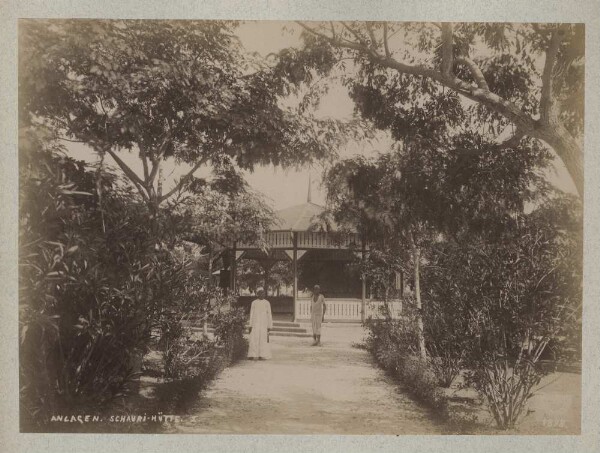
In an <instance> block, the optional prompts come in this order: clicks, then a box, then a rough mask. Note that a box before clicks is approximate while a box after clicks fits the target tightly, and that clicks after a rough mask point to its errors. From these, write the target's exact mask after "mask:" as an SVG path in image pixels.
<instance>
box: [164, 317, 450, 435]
mask: <svg viewBox="0 0 600 453" xmlns="http://www.w3.org/2000/svg"><path fill="white" fill-rule="evenodd" d="M363 335H364V330H363V329H362V327H360V326H347V325H346V326H341V325H331V324H329V325H324V327H323V345H322V346H321V347H311V346H310V344H311V341H312V339H307V338H286V337H272V339H271V345H272V348H273V359H272V360H268V361H248V360H246V361H243V362H241V363H238V364H236V365H234V366H232V367H230V368H227V369H226V370H225V371H224V372H223V373H222V374H221V375H220V376H219V377H218V378H217V380H216V381H215V382H214V383H213V384H212V385H211V387H210V388H209V389H207V390H206V391H204V392H203V394H202V396H201V398H200V401H199V403H198V404H197V406H196V407H195V408H194V410H193V411H192V413H191V414H190V415H192V416H191V417H185V418H183V420H182V421H181V423H178V424H177V425H176V426H175V430H176V431H177V432H181V433H221V434H309V433H310V434H425V433H426V434H437V433H441V432H442V427H441V426H439V425H438V424H436V423H435V422H434V421H432V418H431V415H430V414H429V413H428V412H427V410H426V409H423V408H422V407H420V406H419V405H418V404H416V403H415V402H414V401H412V400H411V399H410V398H409V397H408V396H406V395H405V394H404V393H402V391H401V390H400V389H399V387H398V385H397V384H395V383H394V382H393V381H392V379H390V378H389V377H388V376H386V375H385V374H384V372H383V371H382V370H381V369H379V368H378V367H377V366H376V365H375V364H374V363H373V362H372V360H371V358H370V356H369V354H368V352H367V351H365V350H362V349H357V348H354V347H352V343H353V342H359V341H361V339H362V337H363Z"/></svg>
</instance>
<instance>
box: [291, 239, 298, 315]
mask: <svg viewBox="0 0 600 453" xmlns="http://www.w3.org/2000/svg"><path fill="white" fill-rule="evenodd" d="M292 234H293V238H292V243H293V246H294V248H293V253H292V263H293V266H294V303H293V310H294V312H293V314H292V322H296V299H298V233H292Z"/></svg>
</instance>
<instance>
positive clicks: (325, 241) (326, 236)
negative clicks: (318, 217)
mask: <svg viewBox="0 0 600 453" xmlns="http://www.w3.org/2000/svg"><path fill="white" fill-rule="evenodd" d="M296 234H297V237H298V243H297V246H298V249H300V250H303V249H305V250H306V249H352V248H354V249H356V250H360V243H361V242H360V236H359V235H358V234H356V233H352V234H337V233H325V232H320V231H300V232H298V233H296ZM265 242H266V243H267V246H268V248H269V249H284V250H292V249H293V248H294V236H293V233H292V232H291V231H270V232H268V233H266V234H265ZM255 248H257V245H256V244H250V243H244V242H238V243H237V249H238V250H248V249H255ZM367 248H368V247H367Z"/></svg>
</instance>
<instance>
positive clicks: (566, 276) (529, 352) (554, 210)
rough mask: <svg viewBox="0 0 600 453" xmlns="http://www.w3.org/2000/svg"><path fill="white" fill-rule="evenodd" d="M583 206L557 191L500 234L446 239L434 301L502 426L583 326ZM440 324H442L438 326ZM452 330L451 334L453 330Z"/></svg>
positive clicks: (434, 271) (435, 274) (433, 283)
mask: <svg viewBox="0 0 600 453" xmlns="http://www.w3.org/2000/svg"><path fill="white" fill-rule="evenodd" d="M581 227H582V222H581V206H580V204H579V203H578V200H576V199H574V197H565V196H560V195H559V196H557V197H556V198H553V199H551V200H548V201H546V202H544V203H542V204H541V205H540V206H539V207H538V208H537V209H535V210H534V211H533V212H531V213H530V214H521V215H519V216H518V221H517V222H516V223H515V224H514V225H513V226H512V227H511V228H507V229H505V231H504V232H503V234H502V238H501V240H497V241H490V240H486V239H482V238H476V239H470V240H468V241H465V240H461V241H458V242H455V241H448V242H447V243H445V244H440V247H439V252H438V253H437V259H436V260H435V267H433V266H432V267H431V268H430V269H429V271H428V273H427V274H428V275H427V276H428V277H429V278H430V286H429V288H430V289H431V294H430V296H431V300H432V301H436V302H437V303H436V304H435V306H436V307H435V308H436V309H437V310H439V314H440V315H441V316H442V317H443V318H447V319H450V320H456V321H455V322H454V323H453V325H451V326H449V327H450V329H451V330H452V331H453V333H454V335H455V337H456V339H457V341H456V343H457V346H458V347H459V348H460V349H461V350H462V352H463V359H464V360H465V366H466V368H467V369H468V370H469V371H468V373H467V375H466V377H467V382H468V383H470V384H471V385H473V386H474V387H475V388H476V389H477V390H478V391H479V392H480V393H481V394H482V396H483V397H485V398H486V399H487V401H488V406H489V409H490V412H491V413H492V415H493V416H494V419H495V420H496V423H497V425H498V426H499V427H500V428H503V429H507V428H512V427H514V426H515V424H516V423H517V422H518V420H519V418H520V415H521V414H522V412H523V410H524V408H525V407H526V404H527V401H528V400H529V399H530V398H531V396H533V394H534V392H535V387H536V386H537V384H539V382H540V379H541V377H542V376H543V375H544V373H545V370H544V369H543V368H542V367H541V366H540V360H541V358H543V357H544V355H547V354H546V353H547V349H548V348H550V347H551V348H552V349H553V350H554V353H555V354H560V353H561V349H564V348H565V346H568V345H567V344H565V343H567V342H568V339H569V337H572V336H575V337H577V335H576V332H577V331H580V329H581V326H580V325H579V322H580V320H581V291H582V236H581V233H582V230H581ZM438 327H442V326H438ZM451 337H452V336H451Z"/></svg>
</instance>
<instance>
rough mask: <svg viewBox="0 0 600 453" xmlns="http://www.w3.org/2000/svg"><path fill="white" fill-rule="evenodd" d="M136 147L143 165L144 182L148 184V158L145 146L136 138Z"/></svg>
mask: <svg viewBox="0 0 600 453" xmlns="http://www.w3.org/2000/svg"><path fill="white" fill-rule="evenodd" d="M138 148H139V150H140V158H141V159H142V165H143V166H144V182H145V183H146V184H148V182H149V181H148V176H149V175H148V158H147V155H146V148H145V147H144V144H143V143H142V141H141V140H138Z"/></svg>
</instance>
